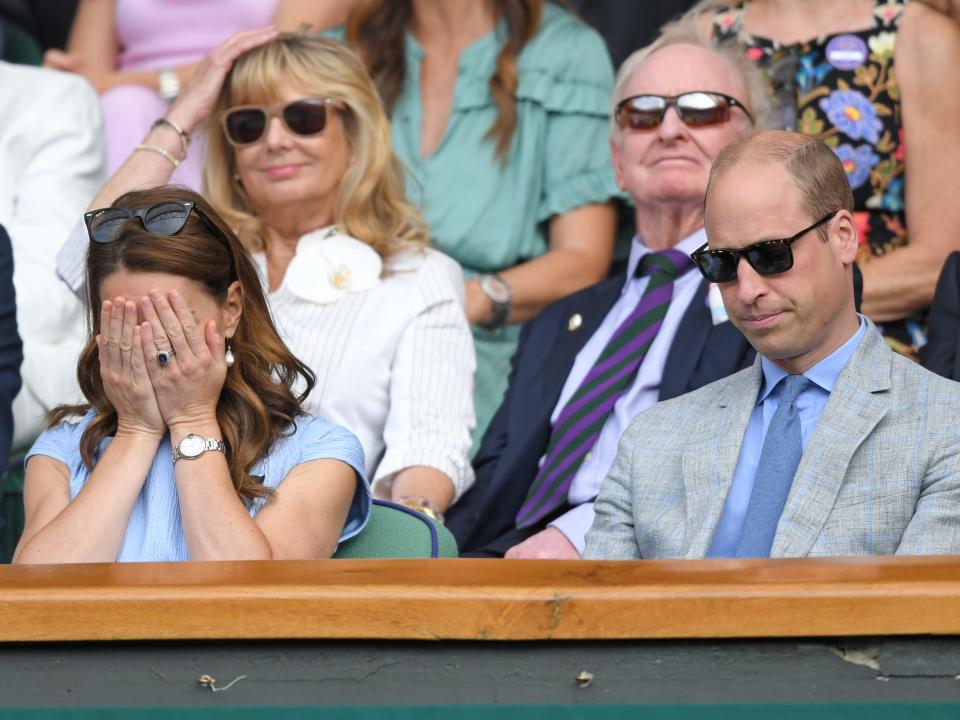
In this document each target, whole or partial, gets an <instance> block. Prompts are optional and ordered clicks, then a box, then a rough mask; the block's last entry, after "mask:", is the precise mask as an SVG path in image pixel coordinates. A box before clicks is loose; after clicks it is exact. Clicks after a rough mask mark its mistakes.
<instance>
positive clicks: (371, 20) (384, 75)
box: [347, 0, 544, 163]
mask: <svg viewBox="0 0 960 720" xmlns="http://www.w3.org/2000/svg"><path fill="white" fill-rule="evenodd" d="M491 2H493V5H494V8H495V11H496V15H497V18H498V19H502V20H503V21H504V24H505V25H506V42H505V43H504V44H503V48H501V50H500V52H499V53H498V54H497V64H496V68H495V70H494V72H493V75H491V76H490V81H489V84H488V87H489V88H490V94H491V95H493V101H494V102H495V103H496V105H497V119H496V120H495V121H494V123H493V125H491V126H490V129H489V130H488V131H487V134H486V137H487V138H489V139H492V140H494V141H495V142H496V150H495V155H496V157H497V158H498V159H499V160H500V162H501V163H505V162H506V160H507V153H508V152H509V150H510V142H511V140H512V139H513V133H514V131H515V130H516V129H517V84H518V81H519V73H518V71H517V57H518V56H519V55H520V51H521V50H523V47H524V46H525V45H526V44H527V43H528V42H529V41H530V38H532V37H533V36H534V34H535V33H536V32H537V28H538V27H539V26H540V16H541V14H542V12H543V3H544V0H491ZM411 17H412V8H411V5H410V0H359V2H357V3H356V4H355V5H354V7H353V10H352V11H351V12H350V17H349V19H348V20H347V42H348V43H350V46H351V47H353V48H354V50H356V51H357V54H358V55H360V57H361V59H362V60H363V61H364V63H365V64H366V66H367V69H368V70H369V71H370V74H371V75H372V76H373V81H374V83H376V86H377V90H378V91H379V92H380V97H381V98H382V99H383V104H384V107H386V109H387V113H388V114H389V113H392V112H393V107H394V105H395V104H396V102H397V98H398V97H399V96H400V92H401V90H402V89H403V84H404V81H405V80H406V73H407V68H406V63H405V61H404V33H405V32H406V31H407V28H408V27H409V25H410V20H411Z"/></svg>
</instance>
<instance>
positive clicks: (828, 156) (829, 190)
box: [707, 130, 853, 240]
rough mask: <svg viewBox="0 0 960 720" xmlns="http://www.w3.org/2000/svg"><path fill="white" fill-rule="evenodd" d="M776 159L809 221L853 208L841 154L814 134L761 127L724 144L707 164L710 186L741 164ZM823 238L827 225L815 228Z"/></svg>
mask: <svg viewBox="0 0 960 720" xmlns="http://www.w3.org/2000/svg"><path fill="white" fill-rule="evenodd" d="M774 162H775V163H779V164H781V165H782V166H783V167H784V168H786V170H787V172H788V173H790V177H791V178H792V179H793V184H794V185H795V186H796V188H797V190H799V191H800V203H801V205H802V206H803V209H804V211H805V212H806V213H807V215H808V216H809V217H810V219H811V221H813V220H819V219H820V218H822V217H823V216H824V215H827V214H828V213H831V212H836V211H837V210H848V211H850V212H853V191H852V190H851V189H850V181H849V180H848V179H847V171H846V170H844V169H843V163H842V162H840V158H838V157H837V155H836V153H834V152H833V150H831V149H830V148H828V147H827V146H826V145H824V144H823V143H822V142H820V141H819V140H817V139H816V138H812V137H810V136H809V135H804V134H802V133H798V132H787V131H786V130H760V131H757V132H752V133H750V134H749V135H747V136H746V137H743V138H740V139H739V140H737V141H735V142H733V143H731V144H729V145H727V146H726V147H725V148H724V149H723V150H721V151H720V154H719V155H717V159H716V160H714V161H713V166H712V167H711V168H710V180H709V182H708V184H707V194H708V195H709V193H710V187H711V186H712V185H713V183H715V182H716V181H717V179H719V178H721V177H723V176H724V175H725V174H726V173H727V172H729V171H730V170H731V168H734V167H736V166H737V165H742V164H765V163H774ZM817 230H818V232H819V234H820V238H821V239H822V240H826V239H827V234H826V229H825V228H823V227H820V228H818V229H817Z"/></svg>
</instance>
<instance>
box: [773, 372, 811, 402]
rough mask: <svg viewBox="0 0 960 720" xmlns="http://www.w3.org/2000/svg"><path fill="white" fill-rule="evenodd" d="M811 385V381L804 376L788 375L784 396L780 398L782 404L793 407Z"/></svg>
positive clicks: (785, 381) (785, 379)
mask: <svg viewBox="0 0 960 720" xmlns="http://www.w3.org/2000/svg"><path fill="white" fill-rule="evenodd" d="M810 384H811V381H810V379H809V378H808V377H806V376H804V375H787V377H786V378H784V381H783V394H782V395H781V396H780V402H781V403H786V404H787V405H793V404H794V403H795V402H797V398H798V397H800V394H801V393H802V392H803V391H804V390H806V389H807V388H808V387H810Z"/></svg>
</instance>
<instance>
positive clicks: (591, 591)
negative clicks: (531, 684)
mask: <svg viewBox="0 0 960 720" xmlns="http://www.w3.org/2000/svg"><path fill="white" fill-rule="evenodd" d="M918 634H920V635H925V634H929V635H956V634H960V558H945V557H943V558H935V557H931V558H881V559H868V560H846V559H836V560H729V561H679V562H653V561H648V562H588V561H569V562H567V561H563V562H560V561H557V562H553V561H505V560H426V561H424V560H393V561H380V560H331V561H324V562H299V561H297V562H292V561H290V562H220V563H180V564H172V563H171V564H166V563H157V564H129V565H128V564H91V565H56V566H55V565H43V566H32V567H30V566H3V567H0V642H25V641H26V642H35V641H85V640H196V639H221V640H226V639H284V638H313V639H330V638H354V639H363V638H379V639H404V640H448V639H449V640H452V639H456V640H584V639H602V640H612V639H638V638H641V639H642V638H760V637H800V636H806V637H811V636H863V635H918Z"/></svg>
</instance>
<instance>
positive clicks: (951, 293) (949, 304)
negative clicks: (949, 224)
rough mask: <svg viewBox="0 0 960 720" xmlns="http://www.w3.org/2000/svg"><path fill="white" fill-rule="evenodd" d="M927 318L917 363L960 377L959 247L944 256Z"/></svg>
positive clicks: (944, 374) (953, 377) (955, 377)
mask: <svg viewBox="0 0 960 720" xmlns="http://www.w3.org/2000/svg"><path fill="white" fill-rule="evenodd" d="M927 322H928V329H927V344H926V345H924V346H923V347H922V348H920V363H921V364H922V365H923V366H924V367H925V368H927V370H932V371H933V372H935V373H937V374H938V375H943V377H945V378H950V379H951V380H960V251H958V252H952V253H950V255H948V256H947V261H946V262H945V263H944V265H943V270H942V271H941V272H940V278H939V280H937V289H936V292H934V294H933V304H932V305H931V306H930V315H929V317H928V319H927Z"/></svg>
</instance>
